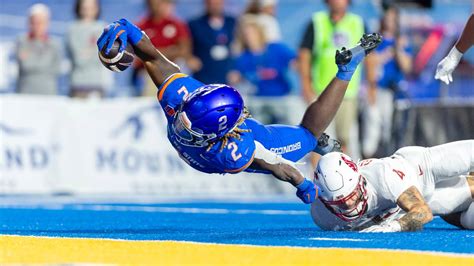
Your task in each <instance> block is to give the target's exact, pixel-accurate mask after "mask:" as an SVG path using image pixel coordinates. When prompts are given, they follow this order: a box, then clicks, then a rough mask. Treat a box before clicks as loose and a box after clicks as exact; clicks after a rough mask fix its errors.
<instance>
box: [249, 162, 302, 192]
mask: <svg viewBox="0 0 474 266" xmlns="http://www.w3.org/2000/svg"><path fill="white" fill-rule="evenodd" d="M250 168H252V169H256V170H267V171H270V172H271V173H272V175H273V176H274V177H275V178H277V179H279V180H281V181H284V182H288V183H290V184H292V185H293V186H297V185H299V184H301V183H302V182H303V181H304V177H303V175H301V173H300V172H299V171H298V170H297V169H296V168H294V167H292V166H291V165H287V164H284V163H279V164H270V163H267V162H266V161H265V160H262V159H257V158H255V159H254V160H253V162H252V164H251V165H250Z"/></svg>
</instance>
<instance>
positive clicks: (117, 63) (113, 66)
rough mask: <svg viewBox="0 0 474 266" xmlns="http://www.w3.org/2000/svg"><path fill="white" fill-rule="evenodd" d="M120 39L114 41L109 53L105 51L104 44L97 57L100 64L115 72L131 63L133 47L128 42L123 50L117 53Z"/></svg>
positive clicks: (122, 69)
mask: <svg viewBox="0 0 474 266" xmlns="http://www.w3.org/2000/svg"><path fill="white" fill-rule="evenodd" d="M119 48H120V41H115V42H114V44H113V45H112V49H110V52H109V54H106V53H105V49H106V46H104V48H103V49H102V50H101V51H99V59H100V62H102V64H103V65H104V66H105V67H106V68H108V69H110V70H112V71H115V72H121V71H124V70H125V69H127V68H128V67H129V66H131V65H132V63H133V58H134V55H133V47H132V46H131V45H129V44H127V46H126V47H125V50H123V51H122V52H120V53H119Z"/></svg>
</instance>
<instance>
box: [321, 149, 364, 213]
mask: <svg viewBox="0 0 474 266" xmlns="http://www.w3.org/2000/svg"><path fill="white" fill-rule="evenodd" d="M314 183H315V184H316V185H317V186H318V187H319V188H320V190H319V198H320V199H321V201H322V202H323V203H324V204H325V205H326V207H327V208H328V209H329V210H330V211H331V212H333V213H334V214H335V215H336V216H338V217H339V218H341V219H342V220H344V221H348V222H349V221H353V220H356V219H358V218H359V217H361V216H362V215H364V213H365V212H366V211H367V202H368V201H367V190H366V185H367V181H366V180H365V178H364V177H363V176H362V175H360V174H359V171H358V168H357V164H356V163H355V162H354V161H353V160H352V159H351V158H350V157H349V156H347V155H345V154H343V153H340V152H331V153H328V154H326V155H324V156H322V157H321V159H320V160H319V162H318V166H317V167H316V170H315V172H314Z"/></svg>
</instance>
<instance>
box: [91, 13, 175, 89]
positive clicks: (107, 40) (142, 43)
mask: <svg viewBox="0 0 474 266" xmlns="http://www.w3.org/2000/svg"><path fill="white" fill-rule="evenodd" d="M116 40H118V41H120V49H119V51H120V52H121V51H123V50H124V49H125V47H126V46H127V44H131V45H132V46H133V48H134V52H135V55H136V56H137V57H138V58H139V59H140V60H141V61H142V62H143V64H144V65H145V67H146V70H147V72H148V74H149V75H150V77H151V78H152V80H153V82H154V83H155V84H156V85H157V86H158V87H159V86H160V85H161V84H162V83H163V82H164V81H165V80H166V78H168V77H169V76H171V75H172V74H174V73H179V72H180V69H179V67H178V66H177V65H176V64H174V63H173V62H171V61H169V60H168V59H167V58H166V57H165V56H164V55H163V54H162V53H160V51H158V50H157V49H156V48H155V47H154V46H153V44H152V43H151V41H150V39H149V38H148V36H146V34H145V33H144V32H143V31H142V30H141V29H140V28H138V27H137V26H135V25H134V24H133V23H131V22H130V21H128V20H126V19H124V18H122V19H120V20H117V21H115V22H114V23H112V24H110V25H108V26H107V27H106V28H105V29H104V32H103V33H102V35H101V36H100V37H99V39H98V40H97V46H98V48H99V51H102V50H103V49H104V48H105V52H106V53H109V51H110V49H111V48H112V45H113V43H114V42H115V41H116Z"/></svg>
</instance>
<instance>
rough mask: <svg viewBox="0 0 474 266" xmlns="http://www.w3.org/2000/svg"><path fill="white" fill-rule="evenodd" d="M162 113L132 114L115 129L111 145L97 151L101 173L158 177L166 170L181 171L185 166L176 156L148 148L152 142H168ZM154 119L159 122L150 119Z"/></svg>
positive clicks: (156, 108)
mask: <svg viewBox="0 0 474 266" xmlns="http://www.w3.org/2000/svg"><path fill="white" fill-rule="evenodd" d="M162 112H163V111H162V110H161V107H160V106H159V105H154V106H151V107H146V108H143V109H140V110H139V111H135V112H132V113H130V114H129V115H127V116H126V117H125V119H124V120H122V122H121V123H119V125H118V126H116V127H113V130H112V131H111V133H110V136H111V139H110V141H108V144H107V145H106V146H101V147H100V148H98V149H97V151H96V167H97V170H99V171H111V172H113V173H119V172H124V173H128V174H136V173H137V172H145V173H149V174H153V175H156V174H157V173H158V172H159V171H163V168H166V169H168V170H169V169H171V171H174V170H176V169H180V168H181V167H182V162H181V161H180V159H179V157H177V156H176V154H175V153H172V152H166V153H163V152H159V148H160V147H156V148H155V147H153V146H150V145H147V142H149V141H150V139H152V138H155V139H156V138H158V139H162V140H163V142H165V141H166V142H167V141H168V140H167V136H166V123H165V122H164V121H163V119H162V117H163V116H162ZM150 115H151V116H152V117H156V119H150ZM153 143H154V142H153ZM161 150H163V149H161ZM173 169H174V170H173Z"/></svg>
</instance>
